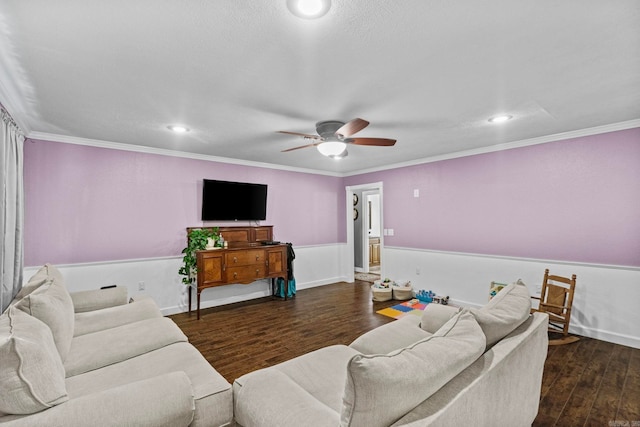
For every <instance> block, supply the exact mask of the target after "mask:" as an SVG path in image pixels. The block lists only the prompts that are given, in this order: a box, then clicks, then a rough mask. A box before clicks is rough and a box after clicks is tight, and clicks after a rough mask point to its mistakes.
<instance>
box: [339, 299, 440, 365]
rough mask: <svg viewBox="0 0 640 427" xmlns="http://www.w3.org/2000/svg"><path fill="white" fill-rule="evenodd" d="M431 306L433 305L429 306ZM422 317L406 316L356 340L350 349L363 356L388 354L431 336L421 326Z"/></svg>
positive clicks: (350, 345)
mask: <svg viewBox="0 0 640 427" xmlns="http://www.w3.org/2000/svg"><path fill="white" fill-rule="evenodd" d="M429 305H431V304H429ZM419 323H420V317H418V316H405V317H401V318H400V319H398V320H396V321H393V322H390V323H387V324H386V325H382V326H378V327H377V328H375V329H372V330H370V331H369V332H367V333H365V334H362V335H360V336H359V337H358V338H356V339H355V340H354V341H353V342H352V343H351V344H349V347H351V348H353V349H355V350H358V351H359V352H360V353H363V354H387V353H390V352H392V351H394V350H399V349H401V348H404V347H407V346H409V345H411V344H413V343H415V342H416V341H420V340H423V339H425V338H427V337H429V336H431V334H432V333H433V331H432V332H426V331H424V330H423V329H421V328H420V326H419Z"/></svg>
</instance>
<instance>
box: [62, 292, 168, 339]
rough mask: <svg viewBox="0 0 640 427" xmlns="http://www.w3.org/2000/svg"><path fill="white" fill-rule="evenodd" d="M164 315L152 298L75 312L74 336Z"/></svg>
mask: <svg viewBox="0 0 640 427" xmlns="http://www.w3.org/2000/svg"><path fill="white" fill-rule="evenodd" d="M160 317H162V313H161V312H160V309H159V308H158V306H157V305H156V303H155V302H154V301H153V299H151V298H144V299H141V300H138V301H134V302H132V303H129V304H124V305H117V306H115V307H109V308H102V309H100V310H94V311H87V312H83V313H78V312H76V314H75V322H74V326H75V330H74V333H73V334H74V336H76V337H77V336H80V335H85V334H89V333H92V332H98V331H104V330H105V329H111V328H115V327H118V326H124V325H128V324H129V323H134V322H138V321H140V320H146V319H153V318H160Z"/></svg>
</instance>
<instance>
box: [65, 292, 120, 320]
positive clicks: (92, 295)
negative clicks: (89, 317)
mask: <svg viewBox="0 0 640 427" xmlns="http://www.w3.org/2000/svg"><path fill="white" fill-rule="evenodd" d="M71 300H72V301H73V308H74V310H75V312H76V313H84V312H87V311H94V310H99V309H101V308H107V307H115V306H117V305H124V304H126V303H127V288H126V287H124V286H116V287H114V288H106V289H95V290H91V291H80V292H71Z"/></svg>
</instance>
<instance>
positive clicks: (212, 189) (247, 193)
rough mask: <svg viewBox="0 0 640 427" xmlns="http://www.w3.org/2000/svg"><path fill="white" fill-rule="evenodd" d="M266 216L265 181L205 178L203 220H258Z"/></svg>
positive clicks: (203, 186)
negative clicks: (249, 181) (251, 181)
mask: <svg viewBox="0 0 640 427" xmlns="http://www.w3.org/2000/svg"><path fill="white" fill-rule="evenodd" d="M266 218H267V186H266V185H265V184H251V183H248V182H231V181H217V180H212V179H204V180H203V185H202V220H203V221H259V220H264V219H266Z"/></svg>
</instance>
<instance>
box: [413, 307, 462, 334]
mask: <svg viewBox="0 0 640 427" xmlns="http://www.w3.org/2000/svg"><path fill="white" fill-rule="evenodd" d="M459 311H460V307H453V306H450V305H442V304H433V303H431V304H428V305H427V306H426V307H425V309H424V312H423V313H422V320H421V322H420V327H421V328H422V329H424V330H425V331H427V332H429V333H432V334H435V333H436V331H437V330H438V329H440V328H441V327H442V325H444V324H445V323H447V322H448V321H449V319H451V318H452V317H453V316H455V315H456V313H458V312H459Z"/></svg>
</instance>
